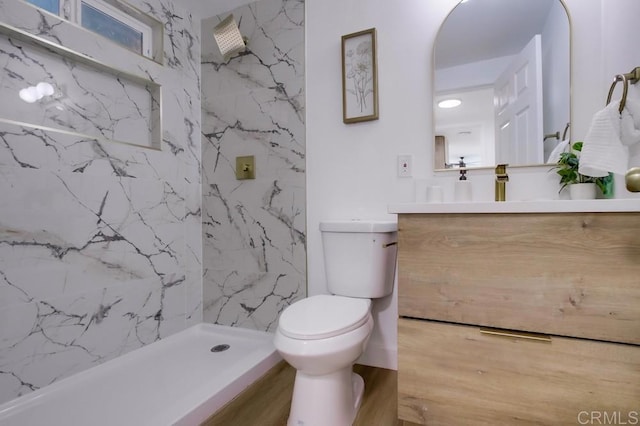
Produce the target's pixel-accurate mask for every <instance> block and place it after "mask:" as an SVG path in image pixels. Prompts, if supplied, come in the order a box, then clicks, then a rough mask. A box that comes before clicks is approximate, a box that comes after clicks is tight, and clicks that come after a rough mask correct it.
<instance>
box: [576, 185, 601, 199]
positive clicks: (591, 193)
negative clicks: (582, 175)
mask: <svg viewBox="0 0 640 426" xmlns="http://www.w3.org/2000/svg"><path fill="white" fill-rule="evenodd" d="M569 197H570V198H571V199H572V200H593V199H595V198H596V184H595V183H574V184H573V185H569Z"/></svg>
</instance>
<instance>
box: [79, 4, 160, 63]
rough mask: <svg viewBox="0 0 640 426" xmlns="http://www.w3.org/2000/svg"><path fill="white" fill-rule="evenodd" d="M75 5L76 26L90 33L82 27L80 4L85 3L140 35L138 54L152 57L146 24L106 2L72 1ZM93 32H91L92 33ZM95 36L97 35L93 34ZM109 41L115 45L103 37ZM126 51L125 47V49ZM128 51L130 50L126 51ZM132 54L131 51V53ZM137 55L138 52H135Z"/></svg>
mask: <svg viewBox="0 0 640 426" xmlns="http://www.w3.org/2000/svg"><path fill="white" fill-rule="evenodd" d="M72 1H73V2H74V3H75V4H76V7H75V9H76V15H77V23H78V25H80V26H81V27H82V28H85V29H87V30H89V31H91V30H90V29H89V28H86V27H85V26H83V25H82V3H85V4H87V5H89V6H91V7H93V8H94V9H97V10H99V11H100V12H102V13H104V14H105V15H108V16H110V17H111V18H113V19H115V20H117V21H120V22H121V23H122V24H124V25H126V26H128V27H131V28H133V29H134V30H136V31H138V32H140V33H141V35H142V52H139V53H140V54H141V55H142V56H146V57H147V58H151V57H152V46H153V30H152V29H151V27H150V26H149V25H147V24H145V23H144V22H140V21H139V20H138V19H136V18H134V17H133V16H131V15H129V14H127V13H125V12H123V11H122V10H120V9H118V8H115V7H113V6H112V5H110V4H109V3H107V2H104V1H101V0H72ZM92 32H93V31H92ZM94 34H97V33H94ZM98 35H99V36H102V37H105V36H103V35H102V34H98ZM105 38H107V39H109V40H111V41H113V42H114V43H117V42H116V41H114V40H113V39H111V38H109V37H105ZM117 44H118V45H120V46H122V45H121V44H120V43H117ZM125 49H126V47H125ZM127 50H130V49H127ZM132 52H133V51H132ZM136 53H138V52H136Z"/></svg>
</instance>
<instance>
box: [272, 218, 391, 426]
mask: <svg viewBox="0 0 640 426" xmlns="http://www.w3.org/2000/svg"><path fill="white" fill-rule="evenodd" d="M320 231H321V233H322V245H323V252H324V263H325V271H326V277H327V288H328V290H329V292H330V293H331V294H330V295H327V294H321V295H317V296H311V297H308V298H306V299H303V300H300V301H298V302H296V303H293V304H292V305H291V306H289V307H288V308H286V309H285V310H284V311H283V312H282V314H281V315H280V318H279V322H278V328H277V330H276V333H275V338H274V345H275V347H276V349H277V350H278V352H279V353H280V355H282V357H283V358H284V359H285V360H286V361H287V362H288V363H289V364H291V366H293V367H294V368H295V369H296V370H297V371H296V378H295V383H294V388H293V397H292V399H291V411H290V413H289V420H288V422H287V425H288V426H328V425H330V426H350V425H352V424H353V420H354V419H355V417H356V414H357V413H358V409H359V408H360V403H361V401H362V394H363V392H364V381H363V379H362V377H360V376H359V375H357V374H355V373H354V372H353V364H354V363H355V361H356V360H357V359H358V357H360V355H362V353H363V352H364V350H365V348H366V346H367V342H368V340H369V336H370V335H371V331H372V330H373V317H372V316H371V299H375V298H380V297H385V296H387V295H389V294H391V292H392V290H393V281H394V275H395V265H396V251H397V244H396V241H397V240H396V237H397V233H396V231H397V224H396V222H383V221H354V220H352V221H331V222H321V223H320Z"/></svg>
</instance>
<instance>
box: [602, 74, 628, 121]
mask: <svg viewBox="0 0 640 426" xmlns="http://www.w3.org/2000/svg"><path fill="white" fill-rule="evenodd" d="M619 81H622V99H621V100H620V106H619V107H618V111H619V112H620V114H622V110H623V109H624V105H625V104H626V103H627V92H628V91H629V81H628V80H627V77H626V76H625V75H624V74H618V75H616V77H615V78H614V79H613V83H611V88H610V89H609V95H608V96H607V105H609V103H610V102H611V96H612V95H613V91H614V90H615V88H616V84H618V82H619Z"/></svg>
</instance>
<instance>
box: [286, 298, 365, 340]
mask: <svg viewBox="0 0 640 426" xmlns="http://www.w3.org/2000/svg"><path fill="white" fill-rule="evenodd" d="M370 309H371V300H369V299H357V298H352V297H343V296H331V295H327V294H321V295H317V296H311V297H308V298H306V299H302V300H300V301H298V302H296V303H294V304H292V305H291V306H289V307H288V308H287V309H285V310H284V312H282V314H281V315H280V322H279V324H278V328H279V330H280V332H281V333H282V334H283V335H285V336H287V337H290V338H292V339H302V340H316V339H326V338H329V337H334V336H338V335H341V334H344V333H347V332H349V331H351V330H355V329H356V328H358V327H360V326H362V325H363V324H364V323H366V322H367V319H368V318H369V313H370Z"/></svg>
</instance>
